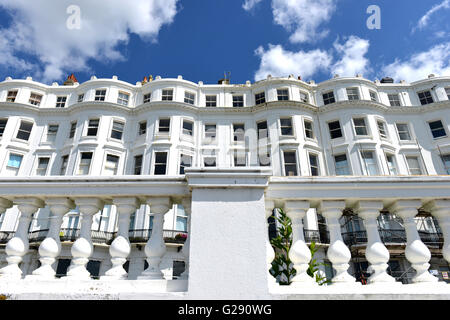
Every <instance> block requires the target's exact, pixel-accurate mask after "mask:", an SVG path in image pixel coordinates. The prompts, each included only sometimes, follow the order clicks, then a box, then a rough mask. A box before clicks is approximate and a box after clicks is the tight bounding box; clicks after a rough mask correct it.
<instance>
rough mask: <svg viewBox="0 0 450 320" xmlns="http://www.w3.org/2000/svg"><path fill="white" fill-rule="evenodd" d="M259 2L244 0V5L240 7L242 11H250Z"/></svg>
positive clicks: (258, 0) (256, 0)
mask: <svg viewBox="0 0 450 320" xmlns="http://www.w3.org/2000/svg"><path fill="white" fill-rule="evenodd" d="M261 1H262V0H245V2H244V4H243V5H242V8H244V10H246V11H250V10H252V9H253V8H254V7H255V6H256V5H257V4H258V3H260V2H261Z"/></svg>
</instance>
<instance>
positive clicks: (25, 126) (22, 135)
mask: <svg viewBox="0 0 450 320" xmlns="http://www.w3.org/2000/svg"><path fill="white" fill-rule="evenodd" d="M32 128H33V123H32V122H27V121H22V122H21V123H20V128H19V131H18V132H17V137H16V138H17V139H21V140H25V141H28V139H29V138H30V133H31V129H32Z"/></svg>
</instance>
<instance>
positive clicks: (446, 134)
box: [427, 119, 448, 140]
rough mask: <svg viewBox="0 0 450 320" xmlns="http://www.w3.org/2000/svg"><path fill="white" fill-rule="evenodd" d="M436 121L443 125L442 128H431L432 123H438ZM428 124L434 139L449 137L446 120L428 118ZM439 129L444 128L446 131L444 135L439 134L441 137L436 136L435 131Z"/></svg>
mask: <svg viewBox="0 0 450 320" xmlns="http://www.w3.org/2000/svg"><path fill="white" fill-rule="evenodd" d="M436 122H440V123H441V126H442V127H441V128H438V129H432V128H431V123H436ZM427 124H428V128H429V129H430V132H431V136H432V137H433V140H436V139H443V138H446V137H448V133H447V129H446V125H445V124H444V122H443V121H442V120H441V119H437V120H428V121H427ZM438 130H439V131H442V130H443V131H444V135H443V136H439V137H435V136H434V133H433V132H435V131H438Z"/></svg>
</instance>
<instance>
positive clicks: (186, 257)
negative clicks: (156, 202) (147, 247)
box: [178, 198, 191, 280]
mask: <svg viewBox="0 0 450 320" xmlns="http://www.w3.org/2000/svg"><path fill="white" fill-rule="evenodd" d="M181 204H182V205H183V208H184V212H185V213H186V214H187V216H188V218H187V232H188V236H187V239H186V242H185V243H184V245H183V249H181V254H182V255H183V257H184V266H185V267H184V271H183V273H182V274H181V275H180V277H179V278H178V279H181V280H186V279H188V278H189V249H190V242H191V199H190V198H189V199H187V198H184V199H183V200H182V203H181Z"/></svg>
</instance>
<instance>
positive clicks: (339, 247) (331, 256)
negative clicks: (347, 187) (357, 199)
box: [318, 200, 356, 284]
mask: <svg viewBox="0 0 450 320" xmlns="http://www.w3.org/2000/svg"><path fill="white" fill-rule="evenodd" d="M344 208H345V201H327V200H325V201H322V202H321V203H320V207H319V208H318V210H319V211H321V214H322V216H324V217H325V218H326V220H327V226H328V229H329V231H330V246H329V247H328V251H327V257H328V260H330V261H331V263H332V265H333V268H334V269H335V270H336V275H335V276H334V277H333V279H332V280H331V281H332V282H333V283H345V284H348V283H356V279H355V278H354V277H352V276H351V275H350V274H349V273H348V271H347V270H348V268H349V267H350V264H349V262H350V259H351V258H352V256H351V253H350V250H349V249H348V248H347V246H346V245H345V243H344V241H343V240H342V234H341V224H340V223H339V218H340V217H341V216H342V211H343V210H344Z"/></svg>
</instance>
